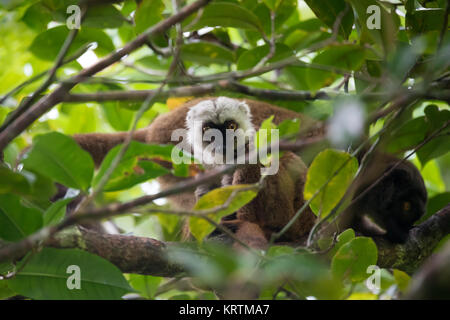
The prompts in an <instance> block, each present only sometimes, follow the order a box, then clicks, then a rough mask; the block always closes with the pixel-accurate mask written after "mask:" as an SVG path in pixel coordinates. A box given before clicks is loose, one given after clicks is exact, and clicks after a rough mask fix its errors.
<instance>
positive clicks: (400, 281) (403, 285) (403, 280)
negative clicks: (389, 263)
mask: <svg viewBox="0 0 450 320" xmlns="http://www.w3.org/2000/svg"><path fill="white" fill-rule="evenodd" d="M393 273H394V278H395V282H396V284H397V287H398V288H399V289H400V291H402V292H405V291H406V289H408V286H409V283H410V281H411V277H410V276H409V275H408V274H407V273H406V272H404V271H401V270H398V269H394V271H393Z"/></svg>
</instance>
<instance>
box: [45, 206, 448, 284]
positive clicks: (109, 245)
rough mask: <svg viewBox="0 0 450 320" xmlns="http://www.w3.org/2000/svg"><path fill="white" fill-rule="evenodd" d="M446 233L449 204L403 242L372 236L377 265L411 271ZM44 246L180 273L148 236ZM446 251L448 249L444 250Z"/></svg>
mask: <svg viewBox="0 0 450 320" xmlns="http://www.w3.org/2000/svg"><path fill="white" fill-rule="evenodd" d="M449 233H450V204H449V205H447V206H446V207H445V208H443V209H442V210H440V211H439V212H437V213H436V214H434V215H433V216H432V217H430V218H429V219H428V220H427V221H425V222H424V223H422V224H420V225H419V226H417V227H415V228H413V229H412V230H411V231H410V236H409V239H408V240H407V242H406V243H404V244H392V243H390V242H388V241H387V240H385V239H383V238H381V237H378V238H374V239H375V241H376V243H377V246H378V265H379V266H380V267H383V268H396V269H400V270H403V271H405V272H408V273H412V272H414V271H415V270H416V269H417V268H418V267H419V266H420V265H421V263H423V261H424V260H425V259H427V258H428V257H429V256H430V255H431V253H432V252H433V249H434V248H435V247H436V245H437V244H438V243H439V241H440V240H441V239H442V238H443V237H445V236H446V235H447V234H449ZM46 245H48V246H52V247H57V248H79V249H82V250H85V251H88V252H91V253H94V254H97V255H99V256H101V257H103V258H105V259H107V260H109V261H110V262H112V263H113V264H115V265H116V266H117V267H119V268H120V269H121V270H122V271H123V272H126V273H138V274H145V275H154V276H165V277H173V276H176V275H179V274H180V273H181V272H183V267H182V266H179V265H176V264H173V263H171V262H170V261H169V260H168V258H167V252H168V249H170V247H171V246H172V245H174V244H171V243H166V242H162V241H158V240H155V239H150V238H143V237H134V236H124V235H111V234H102V233H97V232H95V231H90V230H86V229H80V231H75V230H73V229H71V230H68V231H66V232H63V233H60V234H58V236H56V237H53V238H51V239H50V240H49V241H48V242H47V244H46ZM448 251H450V250H446V251H445V252H447V253H448ZM445 257H447V258H448V259H447V258H446V259H447V260H445V263H446V265H449V264H450V254H447V255H446V256H445ZM439 261H440V260H439ZM443 263H444V262H443ZM427 266H429V264H426V265H424V268H423V270H428V269H426V268H428V267H427ZM430 268H431V267H430ZM422 272H426V275H424V276H427V277H428V273H430V275H432V274H433V273H432V272H431V270H430V271H429V272H428V271H422Z"/></svg>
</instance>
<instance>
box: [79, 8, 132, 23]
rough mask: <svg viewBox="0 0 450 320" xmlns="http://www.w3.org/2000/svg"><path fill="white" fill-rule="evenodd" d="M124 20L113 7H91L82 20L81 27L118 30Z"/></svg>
mask: <svg viewBox="0 0 450 320" xmlns="http://www.w3.org/2000/svg"><path fill="white" fill-rule="evenodd" d="M124 21H125V18H124V17H123V16H122V14H121V13H120V11H119V10H117V9H116V7H114V6H113V5H102V6H91V7H89V8H88V10H87V13H86V17H85V18H84V20H83V27H91V28H100V29H106V28H119V27H120V26H121V25H122V24H123V22H124Z"/></svg>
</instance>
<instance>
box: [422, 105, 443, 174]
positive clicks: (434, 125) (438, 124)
mask: <svg viewBox="0 0 450 320" xmlns="http://www.w3.org/2000/svg"><path fill="white" fill-rule="evenodd" d="M425 115H426V121H427V123H428V124H429V129H428V134H433V133H434V132H435V131H436V130H438V129H441V128H442V127H443V126H444V125H445V124H446V123H447V122H448V121H450V111H449V110H439V109H438V107H437V106H436V105H429V106H427V107H426V108H425ZM449 145H450V128H449V127H448V126H447V128H446V129H444V130H442V131H441V133H440V135H438V136H436V137H435V138H433V139H432V140H431V141H429V142H427V143H426V144H425V145H424V146H423V147H421V148H420V149H419V150H418V151H417V156H418V158H419V160H420V163H421V164H422V166H425V164H426V163H427V162H428V161H430V160H431V159H434V158H437V157H440V156H442V155H444V154H446V153H447V152H449V151H450V148H448V146H449Z"/></svg>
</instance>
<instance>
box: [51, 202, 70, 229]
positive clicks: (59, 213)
mask: <svg viewBox="0 0 450 320" xmlns="http://www.w3.org/2000/svg"><path fill="white" fill-rule="evenodd" d="M72 200H73V198H67V199H61V200H58V201H56V202H54V203H52V205H51V206H50V207H49V208H48V209H47V210H46V211H45V212H44V226H49V225H54V224H57V223H59V222H60V221H61V220H62V219H63V218H64V216H65V214H66V207H67V205H68V204H69V203H70V202H71V201H72Z"/></svg>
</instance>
